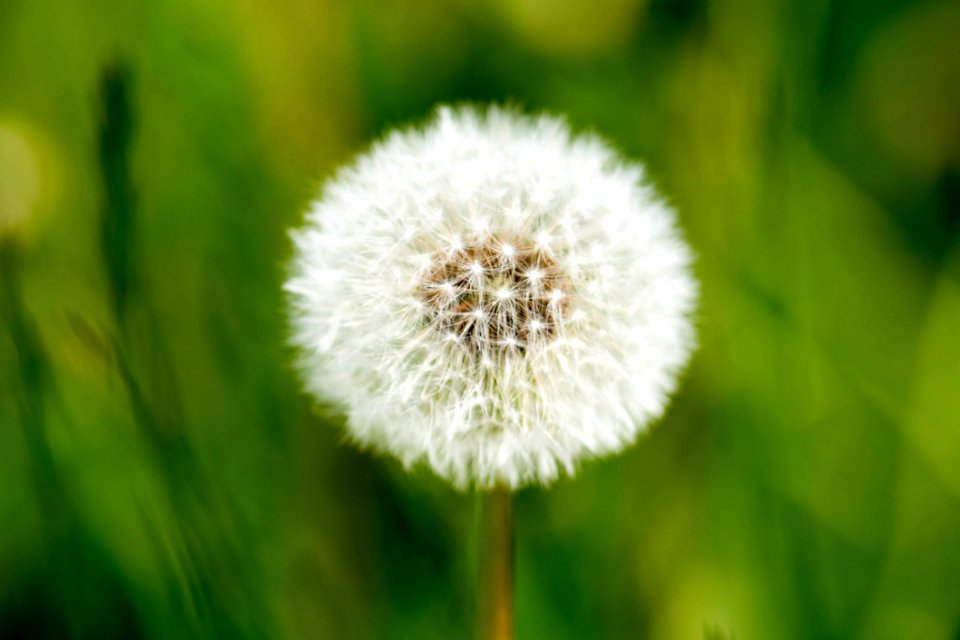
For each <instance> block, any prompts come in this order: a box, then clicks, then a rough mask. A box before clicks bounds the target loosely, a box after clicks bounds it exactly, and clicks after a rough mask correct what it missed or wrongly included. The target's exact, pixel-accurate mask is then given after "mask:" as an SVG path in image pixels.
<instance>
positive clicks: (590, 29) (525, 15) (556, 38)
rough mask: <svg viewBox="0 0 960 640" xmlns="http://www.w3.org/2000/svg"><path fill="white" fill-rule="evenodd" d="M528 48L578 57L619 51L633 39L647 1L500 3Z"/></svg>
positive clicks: (511, 0) (509, 0)
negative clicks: (617, 49) (613, 50)
mask: <svg viewBox="0 0 960 640" xmlns="http://www.w3.org/2000/svg"><path fill="white" fill-rule="evenodd" d="M499 7H500V10H501V12H502V15H503V16H504V18H506V19H507V20H508V21H509V22H510V23H511V26H513V28H514V29H516V30H517V31H518V32H519V35H520V36H521V37H523V38H524V39H525V40H526V41H527V43H528V44H530V45H531V46H533V47H534V48H536V49H539V50H540V51H543V52H544V53H551V54H559V55H578V54H589V53H601V52H604V51H609V50H612V49H616V48H617V47H619V46H620V45H622V44H623V43H624V42H626V41H628V40H629V39H630V38H631V37H633V35H634V33H635V32H636V29H637V26H638V24H639V22H640V20H641V19H642V18H643V15H644V14H645V9H646V1H645V0H499Z"/></svg>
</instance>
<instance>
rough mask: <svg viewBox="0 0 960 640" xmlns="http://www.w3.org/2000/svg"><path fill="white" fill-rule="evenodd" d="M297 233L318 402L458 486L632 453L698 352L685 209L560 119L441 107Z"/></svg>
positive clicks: (294, 283)
mask: <svg viewBox="0 0 960 640" xmlns="http://www.w3.org/2000/svg"><path fill="white" fill-rule="evenodd" d="M293 238H294V241H295V245H296V248H295V249H296V250H295V256H294V259H293V261H292V263H291V272H292V273H291V276H290V279H289V280H288V282H287V285H286V289H287V292H288V295H289V300H290V316H291V324H292V342H293V344H294V345H295V346H297V347H298V350H299V352H300V360H299V365H300V370H301V373H302V376H303V380H304V382H305V385H306V387H307V389H308V390H309V391H310V392H311V393H312V394H314V395H315V396H316V397H317V398H318V399H320V400H321V401H324V402H330V403H334V404H336V405H338V406H339V407H341V409H342V411H343V412H344V413H345V414H346V415H347V418H348V421H347V431H348V434H349V435H350V437H351V438H352V439H353V440H354V441H356V442H357V443H358V444H360V445H362V446H366V447H370V448H373V449H376V450H379V451H384V452H387V453H390V454H392V455H394V456H396V457H397V458H399V459H400V460H401V461H402V462H403V463H404V464H405V465H413V464H417V463H426V464H427V465H428V466H429V467H431V468H432V469H433V470H434V471H435V472H436V473H437V474H439V475H440V476H442V477H444V478H446V479H448V480H449V481H451V482H452V483H453V484H454V485H456V486H458V487H466V486H471V485H473V486H478V487H482V488H487V487H491V486H493V485H495V484H505V485H508V486H511V487H519V486H523V485H526V484H530V483H534V482H539V483H543V484H547V483H549V482H551V481H553V480H554V479H556V478H557V477H558V475H559V474H560V473H561V472H563V473H571V472H572V471H573V470H574V469H575V468H576V466H577V464H578V463H579V462H580V461H581V460H583V459H585V458H589V457H594V456H600V455H604V454H609V453H613V452H616V451H619V450H620V449H622V448H623V447H625V446H627V445H628V444H630V443H631V442H633V441H634V440H635V438H636V436H637V435H638V434H639V433H641V432H643V431H644V430H645V429H646V428H647V427H648V425H649V424H650V423H651V422H652V421H654V420H655V419H657V418H658V417H659V416H660V415H661V414H662V413H663V411H664V410H665V407H666V405H667V403H668V399H669V396H670V394H671V393H673V391H674V389H675V387H676V384H677V378H678V375H679V374H680V373H681V371H682V369H683V368H684V367H685V365H686V363H687V361H688V359H689V355H690V352H691V350H692V349H693V346H694V331H693V327H692V322H691V319H690V316H691V314H692V312H693V310H694V307H695V303H696V298H697V285H696V282H695V280H694V279H693V277H692V275H691V273H690V267H689V264H690V261H691V256H690V252H689V250H688V248H687V245H686V244H685V242H684V241H683V239H682V237H681V235H680V233H679V231H678V230H677V228H676V223H675V216H674V214H673V212H672V211H671V210H670V209H669V208H668V207H667V206H666V205H665V204H664V203H663V202H662V201H661V200H660V199H659V198H658V197H657V196H656V195H655V193H654V192H653V190H652V189H651V188H650V187H649V186H647V185H646V184H645V183H644V182H643V180H642V170H641V168H640V167H639V166H637V165H632V164H629V163H627V162H625V161H624V160H622V159H621V158H619V157H618V156H617V155H616V154H615V153H614V152H613V151H611V150H610V148H609V147H608V146H607V145H606V144H604V143H603V142H601V141H599V140H597V139H596V138H591V137H575V136H573V135H572V134H571V133H570V132H569V130H568V129H567V127H566V125H565V124H564V123H563V122H562V121H560V120H558V119H556V118H552V117H547V116H541V117H527V116H523V115H519V114H517V113H515V112H511V111H507V110H502V109H497V108H492V109H489V110H486V111H478V110H474V109H469V108H463V109H457V110H454V109H441V110H440V111H439V114H438V116H437V117H436V118H435V119H434V120H433V121H432V122H431V123H430V124H428V125H427V126H425V127H423V128H411V129H407V130H403V131H399V132H395V133H393V134H391V135H389V136H388V137H387V138H386V139H384V140H383V141H381V142H379V143H377V144H376V145H374V147H373V148H372V149H371V150H370V151H369V152H368V153H367V154H365V155H362V156H360V157H359V158H358V159H357V160H356V161H355V162H354V163H353V164H352V165H351V166H349V167H347V168H345V169H343V170H342V171H341V172H340V173H339V174H338V175H337V176H336V177H335V178H334V179H333V180H331V181H330V182H329V183H328V184H327V185H326V186H325V187H324V189H323V192H322V194H321V196H320V197H319V198H318V200H317V201H316V202H315V203H314V204H313V206H312V208H311V210H310V212H309V213H308V215H307V219H306V222H305V224H304V226H303V227H302V228H301V229H298V230H297V231H295V232H294V233H293ZM321 274H322V275H321Z"/></svg>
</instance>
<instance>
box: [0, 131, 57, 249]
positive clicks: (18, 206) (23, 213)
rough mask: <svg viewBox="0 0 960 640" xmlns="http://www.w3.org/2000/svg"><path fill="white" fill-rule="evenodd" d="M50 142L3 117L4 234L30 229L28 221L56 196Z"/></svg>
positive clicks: (0, 196)
mask: <svg viewBox="0 0 960 640" xmlns="http://www.w3.org/2000/svg"><path fill="white" fill-rule="evenodd" d="M51 160H52V158H51V154H50V152H49V145H48V144H47V143H46V138H45V137H44V136H43V135H42V134H41V132H39V131H38V130H36V129H35V128H34V127H31V126H29V125H28V124H26V123H23V122H21V121H17V120H14V119H12V118H7V117H3V116H0V233H6V232H8V231H13V230H17V231H23V230H25V229H28V228H29V227H28V219H29V218H31V217H32V216H34V214H36V212H37V210H38V209H41V208H45V206H44V205H46V204H49V202H47V201H48V200H50V199H51V198H52V196H54V195H55V193H56V188H55V182H56V181H55V180H54V172H53V170H52V169H53V163H52V161H51Z"/></svg>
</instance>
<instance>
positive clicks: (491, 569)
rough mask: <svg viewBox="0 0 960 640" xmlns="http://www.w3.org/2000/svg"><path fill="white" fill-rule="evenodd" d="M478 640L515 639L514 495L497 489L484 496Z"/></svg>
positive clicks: (478, 576) (479, 553) (481, 499)
mask: <svg viewBox="0 0 960 640" xmlns="http://www.w3.org/2000/svg"><path fill="white" fill-rule="evenodd" d="M476 631H477V640H512V639H513V637H514V633H513V494H512V493H511V491H510V490H509V489H506V488H504V487H500V486H497V487H495V488H494V489H493V490H491V491H489V492H487V493H482V494H480V529H479V550H478V554H477V618H476Z"/></svg>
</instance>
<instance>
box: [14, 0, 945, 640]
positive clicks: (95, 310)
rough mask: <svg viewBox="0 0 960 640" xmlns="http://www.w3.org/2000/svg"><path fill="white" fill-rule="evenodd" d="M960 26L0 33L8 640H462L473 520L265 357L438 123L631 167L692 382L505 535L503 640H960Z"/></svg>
mask: <svg viewBox="0 0 960 640" xmlns="http://www.w3.org/2000/svg"><path fill="white" fill-rule="evenodd" d="M958 33H960V4H958V3H957V2H954V1H944V0H919V1H916V0H834V1H830V0H729V1H720V0H715V1H710V0H680V1H678V2H668V1H667V0H552V1H551V0H489V1H487V2H467V1H466V0H460V1H452V2H440V1H426V0H422V1H419V2H414V1H412V0H411V1H409V2H401V1H399V0H381V1H377V2H375V1H374V0H360V1H356V2H345V1H344V2H324V1H317V0H283V1H278V2H273V3H268V2H259V3H254V2H252V1H250V0H240V1H237V2H229V1H227V0H201V1H187V0H157V1H143V2H121V1H119V0H113V1H109V0H0V258H2V260H0V638H20V637H47V638H60V637H83V638H137V637H144V638H247V637H250V638H321V637H327V638H462V637H467V636H468V635H469V630H470V628H471V617H472V601H473V600H472V598H473V596H472V594H471V587H470V584H471V575H472V571H473V570H472V568H471V566H472V565H471V562H472V560H471V558H472V551H471V549H472V545H473V542H474V537H473V533H472V532H473V530H474V518H475V515H474V514H475V509H474V501H475V498H474V496H471V495H469V494H458V493H455V492H454V491H452V490H450V489H449V488H448V487H447V486H446V485H444V484H443V483H442V482H440V481H438V480H436V479H434V478H433V477H432V476H430V475H429V474H428V473H427V472H425V471H420V472H418V473H416V474H413V475H408V474H405V473H404V472H403V471H402V470H401V469H400V468H399V467H398V465H397V464H396V463H394V462H392V461H390V460H387V459H383V458H376V457H373V456H370V455H367V454H364V453H359V452H356V451H354V450H353V449H352V448H351V447H347V446H343V445H341V444H340V434H339V432H338V426H339V424H340V421H341V420H342V418H340V417H338V416H336V415H329V414H325V413H323V412H322V411H320V412H318V411H317V410H316V409H314V408H313V407H312V406H311V402H310V400H309V398H307V397H306V396H305V395H304V394H303V393H302V392H301V391H300V388H299V384H298V382H297V379H296V376H295V375H294V373H293V371H292V368H291V366H290V361H291V357H290V356H291V354H290V352H289V351H288V349H287V348H286V347H285V346H284V339H285V337H284V334H285V330H284V326H285V324H284V323H285V320H284V312H283V298H282V295H281V282H282V280H283V277H284V263H285V261H286V259H287V258H288V256H289V254H290V249H291V247H290V243H289V241H288V239H287V235H286V234H287V230H288V229H289V228H290V227H291V226H292V225H295V224H297V223H298V221H299V220H300V218H301V215H302V212H303V210H304V209H305V207H306V204H307V203H308V201H309V199H310V197H311V196H312V195H314V194H315V192H316V189H317V187H318V185H319V184H320V181H321V180H322V179H323V177H324V176H327V175H329V174H330V172H331V171H332V170H333V169H334V168H335V167H336V166H337V165H339V164H341V163H343V162H345V161H347V160H348V159H349V158H350V157H351V156H352V155H353V154H354V153H356V152H358V151H359V150H362V149H363V148H364V147H365V146H366V145H368V144H369V142H370V141H371V140H372V139H374V138H375V137H376V136H377V135H379V134H380V133H381V132H383V131H384V130H385V129H387V128H389V127H392V126H395V125H398V124H402V123H405V122H408V121H410V120H417V119H420V118H423V117H424V116H425V115H427V114H428V113H429V112H430V111H431V109H432V107H433V105H435V104H436V103H437V102H441V101H458V100H474V101H489V100H495V101H502V100H509V101H512V102H514V103H516V104H519V105H521V106H523V107H524V108H527V109H531V110H537V109H548V110H551V111H554V112H560V113H564V114H567V115H568V116H569V118H570V121H571V122H572V123H573V125H574V126H575V127H576V128H577V129H578V130H595V131H598V132H600V133H601V134H602V135H604V136H605V137H607V138H609V139H610V140H611V141H613V143H614V144H615V145H616V146H618V147H619V148H621V149H622V150H623V151H624V152H625V153H627V154H628V155H630V156H632V157H635V158H638V159H642V160H643V161H644V162H646V163H647V165H648V167H649V172H650V175H651V177H652V178H653V180H654V181H655V182H656V184H657V185H658V186H659V188H660V189H661V190H662V191H663V192H664V193H666V194H667V196H668V197H669V199H670V200H671V201H672V202H673V203H674V204H675V205H676V207H677V209H678V211H679V214H680V217H681V220H682V222H683V224H684V226H685V229H686V231H687V234H688V237H689V239H690V241H691V243H692V244H693V246H694V248H695V251H696V252H697V254H698V256H699V257H698V263H697V267H696V268H697V272H698V274H699V276H700V278H701V280H702V284H703V303H702V307H701V311H700V314H699V325H700V340H701V348H700V351H699V352H698V354H697V356H696V358H695V360H694V362H693V365H692V367H691V369H690V371H689V374H688V375H687V378H686V382H685V384H684V385H683V387H682V389H681V391H680V393H679V394H678V396H677V398H676V400H675V402H674V405H673V407H672V410H671V411H670V412H669V414H668V416H667V417H666V418H665V419H664V420H663V421H662V422H661V424H659V425H658V426H657V427H656V428H655V429H654V430H653V432H652V433H650V435H649V436H647V437H645V438H643V439H642V440H641V442H640V443H639V444H638V445H637V446H635V447H633V448H631V449H630V450H628V451H627V452H626V453H625V454H623V455H621V456H619V457H615V458H611V459H605V460H602V461H597V462H593V463H590V464H587V465H585V466H584V467H583V469H582V472H581V474H580V475H579V476H578V477H577V478H576V479H575V480H565V481H561V482H560V483H558V484H557V485H556V486H555V487H553V488H551V489H550V490H548V491H545V490H540V489H529V490H525V491H523V492H522V493H520V494H519V495H518V497H517V511H518V513H517V596H516V597H517V626H518V633H519V636H520V637H521V638H577V639H579V638H665V639H673V638H704V637H706V638H714V639H719V638H727V639H729V638H739V639H748V638H762V639H780V638H783V639H792V638H856V639H859V638H863V639H873V638H879V639H887V638H889V639H900V638H908V639H915V638H916V639H926V638H931V639H935V638H948V639H957V638H960V45H958V43H957V34H958Z"/></svg>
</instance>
